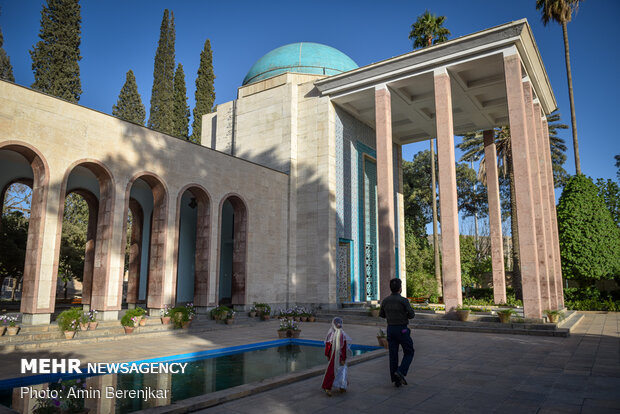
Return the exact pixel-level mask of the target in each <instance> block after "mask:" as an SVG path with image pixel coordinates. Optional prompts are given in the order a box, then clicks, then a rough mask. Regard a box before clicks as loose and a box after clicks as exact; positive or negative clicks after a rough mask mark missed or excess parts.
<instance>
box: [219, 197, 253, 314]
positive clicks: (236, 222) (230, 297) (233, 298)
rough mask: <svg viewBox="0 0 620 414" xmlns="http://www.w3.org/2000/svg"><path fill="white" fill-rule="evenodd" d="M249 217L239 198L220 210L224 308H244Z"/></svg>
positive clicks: (233, 198) (221, 286)
mask: <svg viewBox="0 0 620 414" xmlns="http://www.w3.org/2000/svg"><path fill="white" fill-rule="evenodd" d="M247 226H248V214H247V209H246V206H245V203H244V202H243V200H241V198H239V197H238V196H230V197H228V198H227V199H226V200H225V201H224V202H223V203H222V207H221V209H220V257H219V280H218V282H219V284H218V285H219V286H218V298H219V303H220V304H230V305H244V304H245V285H246V259H247Z"/></svg>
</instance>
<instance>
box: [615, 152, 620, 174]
mask: <svg viewBox="0 0 620 414" xmlns="http://www.w3.org/2000/svg"><path fill="white" fill-rule="evenodd" d="M614 159H615V160H616V168H617V169H618V171H616V177H617V178H618V180H620V154H618V155H616V156H615V157H614Z"/></svg>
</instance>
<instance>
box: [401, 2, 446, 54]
mask: <svg viewBox="0 0 620 414" xmlns="http://www.w3.org/2000/svg"><path fill="white" fill-rule="evenodd" d="M445 21H446V16H439V17H437V16H435V15H434V14H432V13H431V12H429V11H428V10H426V11H425V12H424V14H422V15H421V16H418V20H416V22H415V23H414V24H412V25H411V31H410V32H409V40H413V48H414V49H415V48H417V47H427V46H431V45H436V44H437V43H442V42H445V41H446V40H448V36H450V30H448V29H446V28H445V27H443V23H444V22H445Z"/></svg>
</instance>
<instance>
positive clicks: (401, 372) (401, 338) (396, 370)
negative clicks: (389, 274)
mask: <svg viewBox="0 0 620 414" xmlns="http://www.w3.org/2000/svg"><path fill="white" fill-rule="evenodd" d="M402 286H403V283H402V281H401V280H400V279H392V280H390V290H391V291H392V294H391V295H390V296H388V297H387V298H385V299H383V301H382V302H381V311H380V312H379V316H381V317H382V318H386V319H387V324H388V326H387V340H388V348H389V351H390V377H391V378H392V382H393V383H394V385H395V386H396V387H400V386H401V385H407V380H406V379H405V377H406V376H407V371H409V365H411V361H413V354H414V352H415V350H414V349H413V341H412V340H411V329H409V327H408V326H407V324H408V322H409V319H412V318H413V317H414V316H415V313H414V312H413V308H411V305H410V304H409V301H408V300H407V299H406V298H403V297H402V296H400V293H401V292H402V291H403V289H402ZM399 345H400V346H402V347H403V360H402V361H401V363H400V366H398V346H399Z"/></svg>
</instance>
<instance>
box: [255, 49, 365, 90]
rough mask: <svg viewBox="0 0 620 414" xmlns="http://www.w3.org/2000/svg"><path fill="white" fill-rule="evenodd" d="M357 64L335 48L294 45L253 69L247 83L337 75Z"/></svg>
mask: <svg viewBox="0 0 620 414" xmlns="http://www.w3.org/2000/svg"><path fill="white" fill-rule="evenodd" d="M357 68H358V66H357V64H356V63H355V62H354V61H353V59H351V58H350V57H348V56H347V55H345V54H344V53H342V52H341V51H339V50H338V49H334V48H333V47H330V46H326V45H322V44H319V43H310V42H303V43H291V44H290V45H285V46H281V47H279V48H277V49H274V50H272V51H271V52H269V53H267V54H266V55H265V56H263V57H262V58H260V59H258V61H257V62H256V63H255V64H254V65H253V66H252V68H250V71H249V72H248V74H247V75H245V79H243V84H244V85H247V84H248V83H253V82H258V81H261V80H263V79H267V78H271V77H273V76H276V75H280V74H282V73H285V72H296V73H310V74H315V75H337V74H339V73H342V72H347V71H349V70H352V69H357Z"/></svg>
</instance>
